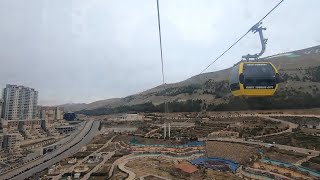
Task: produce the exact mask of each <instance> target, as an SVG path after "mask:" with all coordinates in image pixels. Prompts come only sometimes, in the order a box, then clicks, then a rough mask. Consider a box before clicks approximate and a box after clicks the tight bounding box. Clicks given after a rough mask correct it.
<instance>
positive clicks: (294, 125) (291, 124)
mask: <svg viewBox="0 0 320 180" xmlns="http://www.w3.org/2000/svg"><path fill="white" fill-rule="evenodd" d="M261 117H262V118H264V119H268V120H271V121H276V122H281V123H283V124H286V125H288V126H289V128H288V129H286V130H284V131H281V132H277V133H272V134H266V135H262V136H254V138H259V137H267V136H274V135H280V134H283V133H288V132H292V129H294V128H297V127H298V125H297V124H294V123H292V122H288V121H284V120H281V119H275V118H271V117H268V116H261Z"/></svg>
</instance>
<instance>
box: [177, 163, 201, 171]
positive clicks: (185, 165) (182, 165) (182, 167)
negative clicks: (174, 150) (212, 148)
mask: <svg viewBox="0 0 320 180" xmlns="http://www.w3.org/2000/svg"><path fill="white" fill-rule="evenodd" d="M174 167H175V168H177V169H180V170H181V171H183V172H185V173H188V174H193V173H195V172H197V171H198V169H197V167H196V166H194V165H192V164H189V163H179V164H176V165H174Z"/></svg>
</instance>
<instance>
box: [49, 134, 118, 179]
mask: <svg viewBox="0 0 320 180" xmlns="http://www.w3.org/2000/svg"><path fill="white" fill-rule="evenodd" d="M115 137H116V136H113V137H112V138H111V139H110V140H109V141H108V142H106V143H105V144H104V145H103V146H102V147H101V148H99V149H97V150H96V151H94V152H93V153H91V154H89V155H88V156H86V157H85V158H83V159H81V160H80V161H78V162H77V163H76V164H75V165H73V166H71V167H70V168H68V169H64V170H63V171H62V172H61V173H60V174H59V175H57V176H54V177H52V180H59V179H60V178H62V175H63V174H65V173H67V172H72V171H73V170H74V168H75V167H77V166H79V165H81V164H82V163H83V162H85V161H87V160H88V159H89V157H90V156H92V155H94V154H96V153H97V152H100V151H101V150H102V149H104V148H106V147H107V146H108V145H109V143H110V142H111V141H112V140H113V139H114V138H115Z"/></svg>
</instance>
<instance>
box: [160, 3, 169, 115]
mask: <svg viewBox="0 0 320 180" xmlns="http://www.w3.org/2000/svg"><path fill="white" fill-rule="evenodd" d="M157 15H158V30H159V43H160V58H161V72H162V86H163V89H164V92H165V90H166V84H165V76H164V63H163V50H162V37H161V21H160V7H159V0H157ZM167 111H168V107H167V100H166V97H165V95H164V113H165V114H166V113H167Z"/></svg>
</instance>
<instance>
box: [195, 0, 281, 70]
mask: <svg viewBox="0 0 320 180" xmlns="http://www.w3.org/2000/svg"><path fill="white" fill-rule="evenodd" d="M283 1H284V0H281V1H280V2H279V3H278V4H277V5H276V6H274V7H273V8H272V9H271V10H270V11H269V12H268V13H267V14H266V15H265V16H263V17H262V18H261V19H260V20H259V21H258V22H257V23H256V24H259V23H261V22H262V21H263V20H264V19H265V18H266V17H267V16H269V15H270V14H271V13H272V12H273V10H275V9H276V8H277V7H278V6H279V5H280V4H281V3H282V2H283ZM256 24H254V25H253V26H252V27H251V28H250V29H249V30H248V31H247V32H246V33H245V34H244V35H242V36H241V37H240V38H239V39H238V40H237V41H236V42H234V43H233V44H232V45H231V46H230V47H229V48H228V49H226V50H225V51H224V52H223V53H222V54H221V55H219V56H218V57H217V58H216V59H215V60H214V61H212V62H211V63H210V64H209V65H208V66H207V67H206V68H205V69H203V70H202V71H201V72H200V74H202V73H203V72H204V71H206V70H207V69H208V68H209V67H210V66H212V65H213V64H214V63H215V62H216V61H218V60H219V59H220V58H221V57H222V56H223V55H225V54H226V53H227V52H228V51H229V50H230V49H231V48H232V47H234V46H235V45H236V44H238V42H239V41H241V40H242V39H243V38H244V37H245V36H246V35H247V34H248V33H249V32H250V31H251V29H252V28H253V27H254V26H255V25H256Z"/></svg>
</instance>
